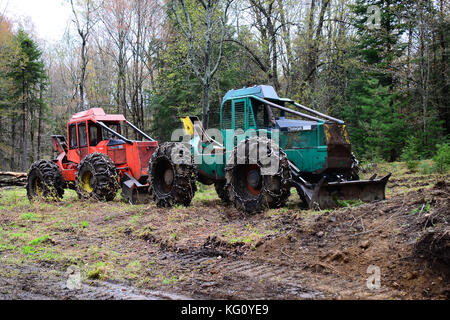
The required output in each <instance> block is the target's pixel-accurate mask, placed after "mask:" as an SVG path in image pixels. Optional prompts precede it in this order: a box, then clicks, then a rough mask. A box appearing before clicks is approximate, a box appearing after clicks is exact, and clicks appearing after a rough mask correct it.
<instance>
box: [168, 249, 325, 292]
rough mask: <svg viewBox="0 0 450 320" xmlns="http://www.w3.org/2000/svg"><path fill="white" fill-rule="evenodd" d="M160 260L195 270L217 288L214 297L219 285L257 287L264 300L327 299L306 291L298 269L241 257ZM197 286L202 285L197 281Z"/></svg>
mask: <svg viewBox="0 0 450 320" xmlns="http://www.w3.org/2000/svg"><path fill="white" fill-rule="evenodd" d="M163 257H164V258H165V259H169V260H172V261H174V262H178V263H179V264H181V265H184V266H186V265H190V266H192V267H194V268H197V269H198V270H199V272H200V273H201V274H202V275H203V276H206V278H207V279H208V280H207V281H206V283H207V284H210V283H211V282H213V283H215V284H216V286H215V294H220V286H222V285H223V286H224V287H228V286H230V285H236V286H238V287H241V288H242V287H243V286H244V287H246V289H247V290H249V291H252V287H253V286H255V285H256V286H263V287H265V288H266V289H267V291H265V296H264V297H263V298H266V299H267V298H283V299H284V298H287V299H321V298H322V299H323V298H326V297H327V294H325V293H324V292H322V291H319V290H316V289H312V288H309V287H308V286H307V285H306V284H305V281H304V280H305V277H304V270H303V268H301V267H295V266H292V265H282V264H272V263H267V262H262V261H255V260H250V259H245V258H243V257H236V258H234V257H222V255H219V254H218V255H211V254H208V255H205V254H203V253H201V252H200V253H196V252H188V253H176V252H164V253H163ZM196 282H197V283H198V282H201V281H199V280H198V279H196ZM199 286H200V287H202V284H201V283H200V284H199ZM207 286H208V287H209V286H210V285H207ZM274 288H275V290H274ZM230 298H234V296H231V297H230ZM249 298H250V299H251V298H255V297H253V296H252V297H249ZM328 298H330V296H328Z"/></svg>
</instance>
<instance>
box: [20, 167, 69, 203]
mask: <svg viewBox="0 0 450 320" xmlns="http://www.w3.org/2000/svg"><path fill="white" fill-rule="evenodd" d="M65 185H66V184H65V182H64V178H63V176H62V173H61V171H60V170H59V167H58V165H56V163H54V162H53V161H49V160H39V161H36V162H34V163H33V164H32V165H31V167H30V170H29V171H28V175H27V186H26V189H27V196H28V199H29V200H30V201H33V200H45V201H58V200H60V199H62V197H63V195H64V188H65Z"/></svg>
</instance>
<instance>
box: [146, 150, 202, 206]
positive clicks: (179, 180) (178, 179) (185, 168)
mask: <svg viewBox="0 0 450 320" xmlns="http://www.w3.org/2000/svg"><path fill="white" fill-rule="evenodd" d="M148 174H149V178H148V182H149V185H150V186H149V194H150V197H151V199H152V200H153V201H155V202H156V205H157V206H158V207H166V208H169V207H172V206H173V205H176V204H180V205H183V206H189V205H190V203H191V201H192V198H194V195H195V191H196V190H197V186H196V185H195V182H196V180H197V170H196V167H195V165H194V158H193V156H192V155H191V150H190V149H189V148H188V147H187V146H186V145H184V144H183V143H177V142H166V143H164V144H162V145H160V146H159V147H158V149H156V151H155V152H154V153H153V155H152V157H151V159H150V161H149V165H148Z"/></svg>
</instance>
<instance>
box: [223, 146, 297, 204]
mask: <svg viewBox="0 0 450 320" xmlns="http://www.w3.org/2000/svg"><path fill="white" fill-rule="evenodd" d="M260 148H267V155H268V156H269V157H270V159H272V161H278V166H277V167H275V168H272V167H271V166H269V165H268V164H267V162H266V163H262V162H261V159H260V157H259V156H257V159H256V157H255V155H257V154H258V151H257V150H259V149H260ZM261 150H263V151H264V149H261ZM251 161H253V162H251ZM255 162H256V163H257V165H258V167H259V169H260V171H261V177H262V182H261V185H262V186H261V190H260V193H259V194H258V195H257V196H249V195H248V193H246V192H245V190H244V188H243V187H242V184H243V179H245V177H244V176H243V174H242V172H240V171H241V170H242V169H240V168H241V167H242V166H245V165H249V164H251V163H255ZM269 168H272V169H269ZM263 171H264V172H265V173H263ZM225 178H226V186H225V188H226V190H227V192H228V196H229V199H230V201H231V202H232V203H233V205H234V206H235V207H236V208H237V209H238V210H241V211H244V212H246V213H256V212H261V211H263V210H264V209H266V208H279V207H282V206H284V205H285V204H286V201H287V199H288V198H289V196H290V186H291V172H290V169H289V163H288V159H287V157H286V154H285V153H284V152H283V151H282V150H281V148H280V147H279V146H278V145H276V144H275V143H274V142H273V141H272V140H270V139H267V138H264V137H251V138H248V139H246V140H245V141H243V142H241V143H240V144H239V145H238V146H236V147H235V148H234V149H233V151H232V152H231V155H230V158H229V160H228V163H227V165H226V167H225Z"/></svg>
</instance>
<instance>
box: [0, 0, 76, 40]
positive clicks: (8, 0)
mask: <svg viewBox="0 0 450 320" xmlns="http://www.w3.org/2000/svg"><path fill="white" fill-rule="evenodd" d="M5 8H6V11H5ZM0 10H1V11H2V12H5V15H6V16H7V17H8V18H10V19H13V20H16V19H18V20H20V21H23V20H24V19H25V18H28V17H29V18H30V19H31V21H32V23H33V24H34V26H35V27H36V34H37V36H38V37H39V38H42V39H45V40H47V41H52V42H53V41H58V40H60V39H61V38H62V36H63V34H64V32H65V30H66V28H67V25H68V24H69V23H70V21H71V19H72V10H71V7H70V4H69V2H68V1H67V0H0Z"/></svg>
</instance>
